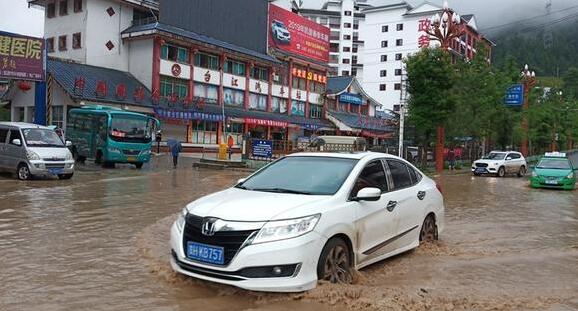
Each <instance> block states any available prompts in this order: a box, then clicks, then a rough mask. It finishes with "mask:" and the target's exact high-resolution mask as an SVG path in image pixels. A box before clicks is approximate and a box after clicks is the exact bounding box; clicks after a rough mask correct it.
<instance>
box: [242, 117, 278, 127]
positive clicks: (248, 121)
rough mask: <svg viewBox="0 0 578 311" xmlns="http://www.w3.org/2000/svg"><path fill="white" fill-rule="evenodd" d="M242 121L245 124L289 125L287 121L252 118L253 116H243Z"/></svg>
mask: <svg viewBox="0 0 578 311" xmlns="http://www.w3.org/2000/svg"><path fill="white" fill-rule="evenodd" d="M244 121H245V124H253V125H264V126H274V127H287V126H288V125H289V123H288V122H283V121H273V120H262V119H253V118H245V120H244Z"/></svg>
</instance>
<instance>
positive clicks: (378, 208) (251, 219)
mask: <svg viewBox="0 0 578 311" xmlns="http://www.w3.org/2000/svg"><path fill="white" fill-rule="evenodd" d="M443 219H444V203H443V197H442V194H441V192H440V191H439V187H438V186H437V185H436V183H435V182H434V181H432V180H431V179H429V178H428V177H426V176H425V175H423V174H422V173H421V172H420V171H419V170H418V169H416V168H415V167H414V166H412V165H411V164H410V163H408V162H406V161H405V160H403V159H401V158H398V157H395V156H391V155H387V154H382V153H372V152H364V153H341V154H339V153H297V154H292V155H290V156H286V157H284V158H281V159H279V160H277V161H275V162H273V163H272V164H270V165H268V166H267V167H265V168H263V169H261V170H259V171H257V172H256V173H254V174H253V175H251V176H249V177H248V178H246V179H243V180H240V181H239V183H238V184H237V185H236V186H234V187H232V188H230V189H226V190H223V191H220V192H217V193H214V194H211V195H208V196H206V197H203V198H200V199H198V200H196V201H194V202H192V203H190V204H188V205H187V206H186V207H185V208H184V209H183V211H182V213H181V215H180V216H179V218H178V219H177V220H176V221H175V223H174V224H173V226H172V228H171V242H170V243H171V249H172V251H171V252H172V256H171V265H172V267H173V269H174V270H175V271H177V272H179V273H182V274H185V275H189V276H192V277H195V278H198V279H203V280H208V281H213V282H218V283H224V284H229V285H234V286H238V287H241V288H244V289H249V290H256V291H272V292H273V291H274V292H299V291H305V290H309V289H312V288H314V287H315V286H316V284H317V281H318V280H320V279H324V280H328V281H331V282H349V281H350V280H351V275H352V269H360V268H363V267H365V266H367V265H370V264H372V263H374V262H377V261H380V260H383V259H385V258H388V257H391V256H394V255H396V254H399V253H402V252H405V251H407V250H410V249H413V248H415V247H417V246H419V244H420V243H421V242H422V241H428V240H435V239H437V238H438V234H439V233H440V232H441V231H442V229H443Z"/></svg>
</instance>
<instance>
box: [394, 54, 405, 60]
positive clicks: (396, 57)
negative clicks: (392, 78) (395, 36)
mask: <svg viewBox="0 0 578 311" xmlns="http://www.w3.org/2000/svg"><path fill="white" fill-rule="evenodd" d="M402 58H403V56H401V53H397V54H395V60H401V59H402Z"/></svg>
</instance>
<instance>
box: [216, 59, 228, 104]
mask: <svg viewBox="0 0 578 311" xmlns="http://www.w3.org/2000/svg"><path fill="white" fill-rule="evenodd" d="M226 60H227V56H226V55H225V53H223V54H221V58H220V60H219V62H220V66H219V79H220V81H219V94H218V96H219V99H218V101H219V105H224V104H225V103H224V100H223V93H224V90H223V67H224V66H225V61H226Z"/></svg>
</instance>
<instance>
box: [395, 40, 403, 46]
mask: <svg viewBox="0 0 578 311" xmlns="http://www.w3.org/2000/svg"><path fill="white" fill-rule="evenodd" d="M395 45H396V46H402V45H403V39H397V40H395Z"/></svg>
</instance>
